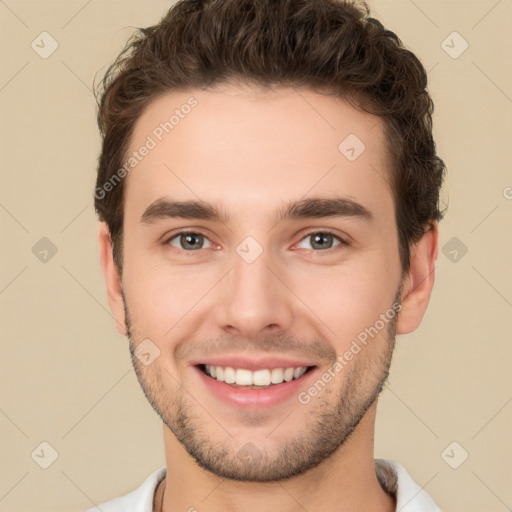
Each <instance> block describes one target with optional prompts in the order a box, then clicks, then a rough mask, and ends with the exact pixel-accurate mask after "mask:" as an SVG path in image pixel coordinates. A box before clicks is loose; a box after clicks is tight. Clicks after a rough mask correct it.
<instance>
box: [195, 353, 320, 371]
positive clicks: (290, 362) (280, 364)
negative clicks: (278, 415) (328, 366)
mask: <svg viewBox="0 0 512 512" xmlns="http://www.w3.org/2000/svg"><path fill="white" fill-rule="evenodd" d="M190 364H191V365H194V366H197V365H200V364H207V365H210V366H222V367H224V368H225V367H228V366H229V367H231V368H240V369H245V370H251V371H256V370H263V369H269V370H272V369H274V368H291V367H293V368H298V367H299V366H306V367H307V366H316V365H315V363H313V362H312V361H306V360H303V359H297V358H294V357H276V356H268V355H264V356H260V357H257V356H215V357H208V358H205V359H196V360H194V361H191V362H190Z"/></svg>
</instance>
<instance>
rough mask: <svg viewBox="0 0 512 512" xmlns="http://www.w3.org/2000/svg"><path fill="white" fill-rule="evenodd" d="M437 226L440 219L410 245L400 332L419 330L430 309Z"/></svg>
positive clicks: (397, 330)
mask: <svg viewBox="0 0 512 512" xmlns="http://www.w3.org/2000/svg"><path fill="white" fill-rule="evenodd" d="M438 226H439V225H438V222H434V223H433V224H432V227H431V228H430V229H429V230H428V231H426V232H425V234H424V235H423V236H422V237H421V239H420V240H418V242H416V244H414V246H413V247H412V248H411V265H410V269H409V272H408V273H407V274H406V275H405V276H404V279H403V292H402V309H401V310H400V314H399V315H398V321H397V326H396V332H397V334H408V333H410V332H412V331H414V330H416V329H417V328H418V326H419V325H420V323H421V320H422V318H423V315H424V314H425V311H426V310H427V306H428V302H429V300H430V294H431V292H432V288H433V286H434V279H435V264H436V260H437V253H438V239H439V227H438Z"/></svg>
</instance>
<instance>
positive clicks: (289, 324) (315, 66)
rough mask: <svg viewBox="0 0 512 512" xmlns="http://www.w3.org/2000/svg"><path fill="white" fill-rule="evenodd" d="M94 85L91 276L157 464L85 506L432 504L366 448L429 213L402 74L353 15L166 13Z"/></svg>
mask: <svg viewBox="0 0 512 512" xmlns="http://www.w3.org/2000/svg"><path fill="white" fill-rule="evenodd" d="M102 85H103V91H102V95H101V99H100V102H99V113H98V123H99V127H100V130H101V134H102V137H103V145H102V150H101V155H100V158H99V168H98V179H97V184H96V189H95V192H94V196H95V207H96V211H97V212H98V215H99V218H100V224H99V244H100V256H101V265H102V269H103V273H104V276H105V280H106V286H107V292H108V300H109V304H110V308H111V310H112V312H113V314H114V316H115V319H116V325H117V329H118V330H119V332H120V333H122V334H123V335H126V336H127V337H128V338H129V342H130V353H131V356H132V362H133V365H134V369H135V372H136V374H137V377H138V379H139V382H140V384H141V386H142V389H143V391H144V393H145V395H146V397H147V399H148V400H149V402H150V403H151V405H152V406H153V408H154V409H155V411H156V412H157V414H158V415H159V416H160V418H161V419H162V422H163V435H164V442H165V456H166V466H164V467H162V468H160V469H158V470H157V471H155V472H154V473H153V474H152V475H150V476H149V477H148V478H147V479H146V480H145V481H144V482H143V483H142V485H141V486H140V487H139V488H138V489H136V490H135V491H133V492H132V493H130V494H127V495H126V496H123V497H121V498H118V499H114V500H112V501H109V502H108V503H104V504H102V505H99V506H98V507H95V508H94V509H90V510H98V509H99V510H102V511H103V512H114V511H116V512H118V511H119V512H121V511H123V512H127V511H130V512H149V511H153V510H154V511H156V512H175V511H180V510H181V511H187V510H188V511H196V510H197V511H199V512H203V511H204V512H206V511H208V512H220V511H228V510H231V511H238V510H240V511H245V512H254V511H260V510H265V511H266V512H274V511H278V510H279V511H282V510H288V511H302V510H307V511H308V512H316V511H319V510H322V511H337V512H347V511H355V510H357V511H372V512H391V511H394V510H400V511H401V512H407V511H413V510H414V511H416V512H418V511H422V512H433V511H438V510H439V508H438V507H437V505H436V504H435V503H434V501H433V500H432V498H431V497H430V496H429V495H428V494H427V493H426V492H425V491H424V490H422V489H421V488H420V487H419V486H418V485H417V484H416V483H415V482H414V481H413V479H412V478H411V476H410V475H409V474H408V472H407V471H406V469H405V468H404V467H403V466H401V465H400V464H399V463H398V462H395V461H391V460H382V459H377V460H374V457H373V440H374V428H375V416H376V407H377V398H378V396H379V394H380V392H381V390H382V388H383V385H384V383H385V381H386V378H387V376H388V371H389V366H390V363H391V357H392V353H393V348H394V340H395V335H396V334H407V333H410V332H412V331H414V330H415V329H416V328H417V327H418V326H419V324H420V322H421V319H422V317H423V315H424V313H425V310H426V308H427V305H428V302H429V298H430V293H431V290H432V286H433V284H434V264H435V260H436V258H437V252H438V221H439V220H440V219H441V218H442V216H443V214H444V212H441V211H440V210H439V207H438V202H439V190H440V187H441V185H442V180H443V175H444V172H445V166H444V163H443V161H442V160H441V159H440V158H439V157H438V156H437V155H436V151H435V144H434V142H433V139H432V119H431V116H432V111H433V105H432V101H431V98H430V96H429V94H428V93H427V91H426V85H427V79H426V73H425V70H424V68H423V66H422V65H421V63H420V62H419V60H418V59H417V58H416V57H415V56H414V55H413V54H412V53H411V52H410V51H408V50H406V49H405V48H404V47H403V45H402V43H401V41H400V40H399V39H398V37H397V36H396V35H395V34H394V33H392V32H390V31H387V30H385V29H384V27H383V26H382V25H381V24H380V23H379V22H378V21H376V20H374V19H372V18H369V8H368V6H367V5H366V4H364V3H361V2H356V3H352V2H343V1H337V0H315V1H306V0H280V1H276V0H211V1H202V2H199V1H197V0H182V1H180V2H178V3H177V4H175V5H174V6H173V7H172V8H171V9H170V10H169V12H168V13H167V15H166V16H165V17H163V18H162V20H161V21H160V22H159V23H158V24H157V25H155V26H153V27H149V28H145V29H141V30H140V31H139V33H138V34H137V35H136V36H134V37H133V38H132V39H131V40H130V41H129V42H128V44H127V47H126V48H125V50H124V51H123V52H122V54H121V55H120V56H119V58H118V59H117V60H116V62H115V63H114V64H113V65H112V66H111V67H110V68H109V70H108V71H107V74H106V76H105V78H104V79H103V82H102Z"/></svg>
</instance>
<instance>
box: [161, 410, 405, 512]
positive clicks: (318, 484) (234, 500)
mask: <svg viewBox="0 0 512 512" xmlns="http://www.w3.org/2000/svg"><path fill="white" fill-rule="evenodd" d="M375 409H376V403H375V404H374V405H373V406H372V407H371V408H370V409H369V410H368V411H367V413H366V414H365V416H364V417H363V419H362V420H361V422H360V423H359V425H358V426H357V427H356V429H355V430H354V432H353V433H352V435H350V436H349V438H348V439H347V440H346V442H345V443H344V444H343V446H341V447H340V448H339V449H338V450H337V452H335V453H334V454H333V455H332V456H331V457H329V458H328V459H326V460H324V461H323V462H322V463H321V464H320V465H318V466H317V467H315V468H313V469H311V470H309V471H307V472H306V473H304V474H302V475H298V476H296V477H293V478H290V479H286V480H280V481H275V482H240V481H235V480H229V479H225V478H220V477H218V476H216V475H214V474H212V473H210V472H208V471H206V470H204V469H203V468H201V467H199V466H198V465H197V463H196V462H195V461H194V459H192V458H191V457H190V455H189V454H188V453H187V452H186V450H185V449H184V447H183V446H182V445H181V444H180V443H179V442H178V441H177V439H176V437H175V436H174V434H173V433H172V432H171V431H170V430H169V429H168V428H167V427H166V426H165V425H164V426H163V431H164V443H165V449H166V461H167V475H166V478H165V480H164V481H162V482H161V485H159V488H158V490H157V493H156V495H155V500H154V501H155V509H154V510H155V511H156V512H176V511H178V510H190V511H194V510H200V511H201V512H225V511H238V510H244V512H256V511H261V510H262V508H264V509H265V512H283V511H286V512H303V511H304V510H308V512H320V511H322V512H329V511H336V512H348V511H349V510H350V511H353V510H372V511H375V512H394V511H395V507H396V503H395V499H394V498H393V497H391V496H389V495H388V494H387V493H386V492H385V491H384V490H383V489H382V488H381V486H380V484H379V482H378V480H377V475H376V471H375V463H374V459H373V431H374V424H375ZM283 463H285V461H283ZM164 488H165V492H164ZM160 502H162V509H161V510H160V509H159V506H158V504H159V503H160Z"/></svg>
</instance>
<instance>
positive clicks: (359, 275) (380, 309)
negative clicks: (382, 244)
mask: <svg viewBox="0 0 512 512" xmlns="http://www.w3.org/2000/svg"><path fill="white" fill-rule="evenodd" d="M373 255H374V256H375V257H369V258H367V260H366V261H364V262H363V261H362V259H361V261H360V262H359V263H358V264H347V265H346V266H343V265H340V266H338V267H337V268H331V269H329V270H328V271H326V270H318V271H317V272H316V273H312V272H309V273H308V274H306V273H304V275H302V276H301V275H300V274H296V275H295V276H294V278H293V281H290V282H293V285H292V289H294V290H296V293H297V295H298V296H299V297H301V299H302V300H303V302H304V304H305V305H306V307H307V308H308V310H310V311H312V313H308V316H309V317H310V318H311V321H312V322H314V323H315V324H316V325H318V326H319V329H321V332H322V333H324V335H325V336H326V338H327V339H333V337H334V338H335V339H336V340H337V341H336V342H335V341H333V345H335V346H336V349H337V351H340V350H342V349H344V348H346V347H347V346H348V345H350V343H351V341H352V340H353V339H354V338H356V337H357V336H358V335H359V334H360V333H361V332H362V331H364V330H365V328H369V327H371V326H374V325H375V323H376V321H377V320H379V318H380V315H381V314H383V313H385V312H386V311H387V310H388V309H389V308H390V307H391V305H392V302H393V298H394V295H395V291H396V290H395V286H396V282H397V279H396V278H395V276H394V275H393V270H392V269H389V266H386V263H385V261H384V259H383V258H382V253H380V256H379V254H378V252H377V251H375V252H374V254H373ZM386 269H387V270H386ZM379 325H380V322H379ZM382 335H385V332H382Z"/></svg>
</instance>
